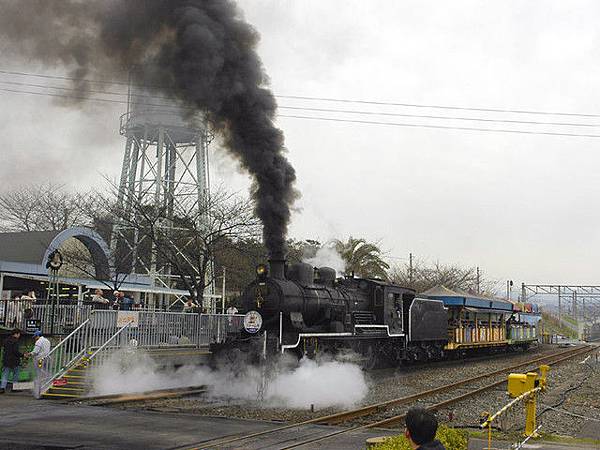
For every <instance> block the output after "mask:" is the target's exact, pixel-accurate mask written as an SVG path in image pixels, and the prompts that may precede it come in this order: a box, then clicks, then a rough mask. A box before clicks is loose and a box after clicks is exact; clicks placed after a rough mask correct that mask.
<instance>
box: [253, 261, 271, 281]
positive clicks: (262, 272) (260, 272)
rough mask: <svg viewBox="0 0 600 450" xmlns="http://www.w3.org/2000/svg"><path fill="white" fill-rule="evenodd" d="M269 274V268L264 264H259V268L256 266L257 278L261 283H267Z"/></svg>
mask: <svg viewBox="0 0 600 450" xmlns="http://www.w3.org/2000/svg"><path fill="white" fill-rule="evenodd" d="M267 274H268V269H267V266H265V265H264V264H259V265H258V266H256V277H257V278H258V279H259V280H260V281H265V279H266V278H267Z"/></svg>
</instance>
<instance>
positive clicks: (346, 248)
mask: <svg viewBox="0 0 600 450" xmlns="http://www.w3.org/2000/svg"><path fill="white" fill-rule="evenodd" d="M333 244H334V248H335V250H336V251H337V252H338V253H339V255H340V256H341V257H342V259H343V260H344V262H345V263H346V273H352V272H354V273H355V274H356V275H358V276H361V277H365V278H381V279H384V280H387V279H388V274H387V270H388V269H389V268H390V266H389V264H388V263H386V262H385V261H384V260H383V254H382V251H381V249H380V248H379V247H378V246H377V245H376V244H371V243H369V242H367V241H366V240H365V239H362V238H354V237H352V236H350V237H349V238H348V240H347V241H345V242H344V241H341V240H339V239H336V240H334V241H333Z"/></svg>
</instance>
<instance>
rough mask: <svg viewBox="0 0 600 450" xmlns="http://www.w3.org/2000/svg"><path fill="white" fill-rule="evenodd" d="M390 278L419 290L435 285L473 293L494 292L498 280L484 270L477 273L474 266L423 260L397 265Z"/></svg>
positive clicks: (422, 290)
mask: <svg viewBox="0 0 600 450" xmlns="http://www.w3.org/2000/svg"><path fill="white" fill-rule="evenodd" d="M390 279H391V280H392V281H393V282H394V283H396V284H400V285H402V286H406V287H411V288H413V289H415V290H416V291H417V292H424V291H426V290H428V289H431V288H432V287H435V286H440V285H442V286H446V287H447V288H450V289H461V290H463V291H467V292H471V293H473V294H476V293H478V292H479V293H480V294H482V295H483V294H494V293H495V286H496V284H497V283H496V281H495V280H491V279H488V278H486V277H485V276H484V274H483V273H482V272H480V273H479V277H478V274H477V269H476V268H474V267H461V266H459V265H452V264H440V263H439V262H435V263H432V264H427V263H425V262H423V261H421V260H417V259H415V260H413V264H412V266H411V265H410V264H408V263H406V264H402V265H396V266H394V267H393V268H392V270H391V271H390Z"/></svg>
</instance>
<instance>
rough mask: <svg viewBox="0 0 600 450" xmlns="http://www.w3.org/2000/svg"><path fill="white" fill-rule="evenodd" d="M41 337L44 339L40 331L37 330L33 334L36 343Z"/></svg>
mask: <svg viewBox="0 0 600 450" xmlns="http://www.w3.org/2000/svg"><path fill="white" fill-rule="evenodd" d="M41 337H42V332H41V331H40V330H36V331H35V333H33V340H34V341H37V340H38V339H39V338H41Z"/></svg>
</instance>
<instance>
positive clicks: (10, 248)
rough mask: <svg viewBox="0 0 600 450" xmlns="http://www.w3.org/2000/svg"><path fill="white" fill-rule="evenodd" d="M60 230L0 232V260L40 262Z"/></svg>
mask: <svg viewBox="0 0 600 450" xmlns="http://www.w3.org/2000/svg"><path fill="white" fill-rule="evenodd" d="M60 233H61V232H60V231H26V232H15V233H0V260H4V261H12V262H18V263H32V264H40V263H41V262H42V261H43V259H44V254H45V253H46V250H47V249H48V247H49V246H50V244H51V242H52V241H53V240H54V238H55V237H56V236H58V234H60Z"/></svg>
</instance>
